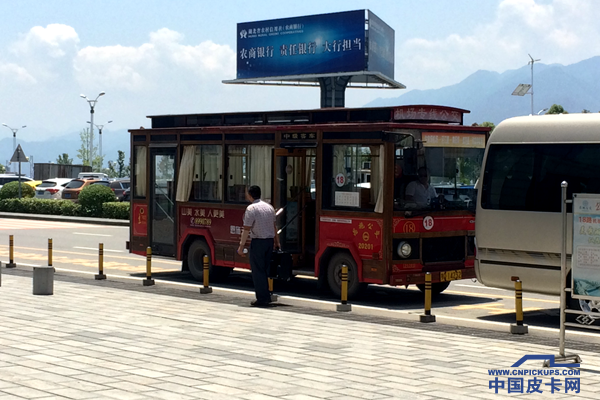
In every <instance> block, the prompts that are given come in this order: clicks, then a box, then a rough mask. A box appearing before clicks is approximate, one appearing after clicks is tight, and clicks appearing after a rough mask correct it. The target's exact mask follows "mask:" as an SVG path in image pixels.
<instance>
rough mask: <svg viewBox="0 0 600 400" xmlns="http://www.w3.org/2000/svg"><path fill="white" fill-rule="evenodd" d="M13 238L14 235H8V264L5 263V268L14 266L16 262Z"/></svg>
mask: <svg viewBox="0 0 600 400" xmlns="http://www.w3.org/2000/svg"><path fill="white" fill-rule="evenodd" d="M14 247H15V240H14V236H13V235H10V236H9V237H8V264H6V268H16V267H17V264H15V257H14V255H15V249H14Z"/></svg>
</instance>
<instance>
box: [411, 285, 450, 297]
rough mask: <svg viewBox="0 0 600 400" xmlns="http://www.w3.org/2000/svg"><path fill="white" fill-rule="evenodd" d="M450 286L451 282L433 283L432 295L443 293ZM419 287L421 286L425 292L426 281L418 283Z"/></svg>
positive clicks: (421, 289)
mask: <svg viewBox="0 0 600 400" xmlns="http://www.w3.org/2000/svg"><path fill="white" fill-rule="evenodd" d="M448 286H450V282H437V283H432V284H431V295H432V296H435V295H437V294H440V293H442V292H443V291H444V290H446V289H448ZM417 287H418V288H419V290H420V291H421V292H423V293H425V284H424V283H418V284H417Z"/></svg>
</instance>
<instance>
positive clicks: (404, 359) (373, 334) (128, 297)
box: [0, 268, 600, 400]
mask: <svg viewBox="0 0 600 400" xmlns="http://www.w3.org/2000/svg"><path fill="white" fill-rule="evenodd" d="M2 273H3V274H2V286H1V287H0V400H5V399H39V400H46V399H132V400H135V399H182V400H185V399H215V400H219V399H245V400H263V399H264V400H270V399H286V400H318V399H331V400H337V399H340V400H341V399H344V400H354V399H496V398H504V397H512V396H518V397H523V396H524V397H526V398H532V399H538V398H539V399H542V398H544V399H546V398H547V399H554V398H557V399H559V398H584V399H598V398H600V354H599V352H598V350H599V349H598V346H596V345H591V344H586V343H581V342H570V343H568V348H569V349H577V352H578V354H580V355H581V357H582V358H583V361H584V363H583V364H582V368H583V369H582V371H581V376H580V383H581V391H580V393H579V394H576V393H568V394H564V386H562V387H561V392H560V393H554V394H552V393H550V392H549V390H550V387H549V386H545V384H546V383H549V382H550V379H551V378H550V377H547V376H546V377H541V379H542V385H541V387H540V389H541V390H543V391H544V393H542V394H521V395H517V394H509V393H508V392H507V389H504V390H499V393H498V394H495V393H494V390H492V389H489V381H490V380H491V377H490V376H489V375H488V372H487V370H488V369H494V368H503V369H504V368H508V367H510V365H512V364H513V363H514V362H516V361H517V360H518V359H520V358H521V357H522V356H523V355H525V354H556V352H557V347H556V343H555V341H552V340H548V339H545V340H541V339H539V338H537V339H536V338H534V337H519V338H514V337H512V336H510V335H509V334H500V333H498V332H491V331H483V330H475V329H470V328H459V327H451V326H444V325H440V324H428V325H422V324H419V323H416V322H412V321H396V320H393V319H390V318H383V317H368V316H358V315H353V314H351V313H350V314H336V313H335V312H330V311H324V310H314V309H310V308H305V307H301V306H287V307H286V306H279V307H275V308H269V309H256V308H251V307H249V306H248V300H247V298H241V297H236V295H234V294H218V293H213V294H211V295H204V296H201V295H200V294H198V293H197V292H191V291H189V290H188V291H184V290H178V289H176V288H172V287H169V288H166V287H164V286H161V285H156V286H152V287H146V288H144V287H142V286H141V282H140V283H134V282H131V283H126V282H117V281H94V280H91V279H90V278H87V277H78V276H71V275H61V274H57V275H56V277H55V284H54V295H52V296H34V295H32V282H31V272H29V271H23V270H7V269H5V268H2ZM513 339H517V340H513ZM526 366H527V368H534V369H536V370H537V369H540V368H539V367H540V363H539V362H528V363H527V364H526ZM530 378H531V377H525V382H527V379H530ZM559 378H561V380H562V382H564V379H562V378H563V377H559ZM502 379H503V380H506V379H505V378H502Z"/></svg>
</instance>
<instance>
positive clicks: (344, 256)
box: [327, 252, 367, 298]
mask: <svg viewBox="0 0 600 400" xmlns="http://www.w3.org/2000/svg"><path fill="white" fill-rule="evenodd" d="M342 265H347V266H348V298H353V297H356V296H358V295H359V294H360V293H361V292H362V291H363V290H365V289H366V287H367V284H366V283H361V282H359V280H358V268H357V266H356V263H355V262H354V259H353V258H352V256H351V255H350V254H348V253H345V252H342V253H336V254H335V255H334V256H333V257H331V260H329V265H328V266H327V283H329V288H330V289H331V291H332V292H333V294H334V295H335V296H336V297H340V296H341V293H342Z"/></svg>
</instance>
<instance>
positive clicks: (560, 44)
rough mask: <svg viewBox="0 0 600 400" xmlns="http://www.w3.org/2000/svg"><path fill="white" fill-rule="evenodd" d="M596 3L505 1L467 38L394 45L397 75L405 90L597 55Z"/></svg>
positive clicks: (582, 0) (413, 40) (599, 45)
mask: <svg viewBox="0 0 600 400" xmlns="http://www.w3.org/2000/svg"><path fill="white" fill-rule="evenodd" d="M598 15H600V2H595V1H586V0H554V1H551V2H548V3H539V2H536V1H534V0H504V1H502V2H501V3H500V4H499V6H498V8H497V13H496V15H495V16H494V17H493V18H492V19H491V20H490V21H489V22H481V23H479V24H477V25H475V28H474V29H473V31H472V33H471V34H469V35H462V36H461V35H456V34H451V35H449V36H447V37H446V38H442V39H438V40H427V39H423V38H411V39H408V40H406V41H404V42H402V43H400V44H399V46H398V47H399V50H398V51H397V53H398V54H403V55H405V57H404V58H398V60H399V63H398V66H397V69H398V71H397V76H398V77H399V80H400V81H401V82H402V83H405V84H407V86H408V87H409V89H411V88H419V89H429V88H437V87H440V86H446V85H448V84H451V83H456V82H459V81H461V80H462V79H464V78H465V77H467V76H468V75H469V74H471V73H473V72H475V71H477V70H479V69H487V70H492V71H498V72H502V71H505V70H507V69H516V68H519V67H522V66H523V65H526V64H527V61H528V60H529V57H528V56H527V54H528V53H529V54H531V55H532V56H534V57H535V58H539V59H541V62H543V63H547V64H551V63H561V64H570V63H574V62H578V61H581V60H583V59H586V58H589V57H593V56H595V55H598V53H599V52H600V29H599V28H598V23H597V16H598Z"/></svg>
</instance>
